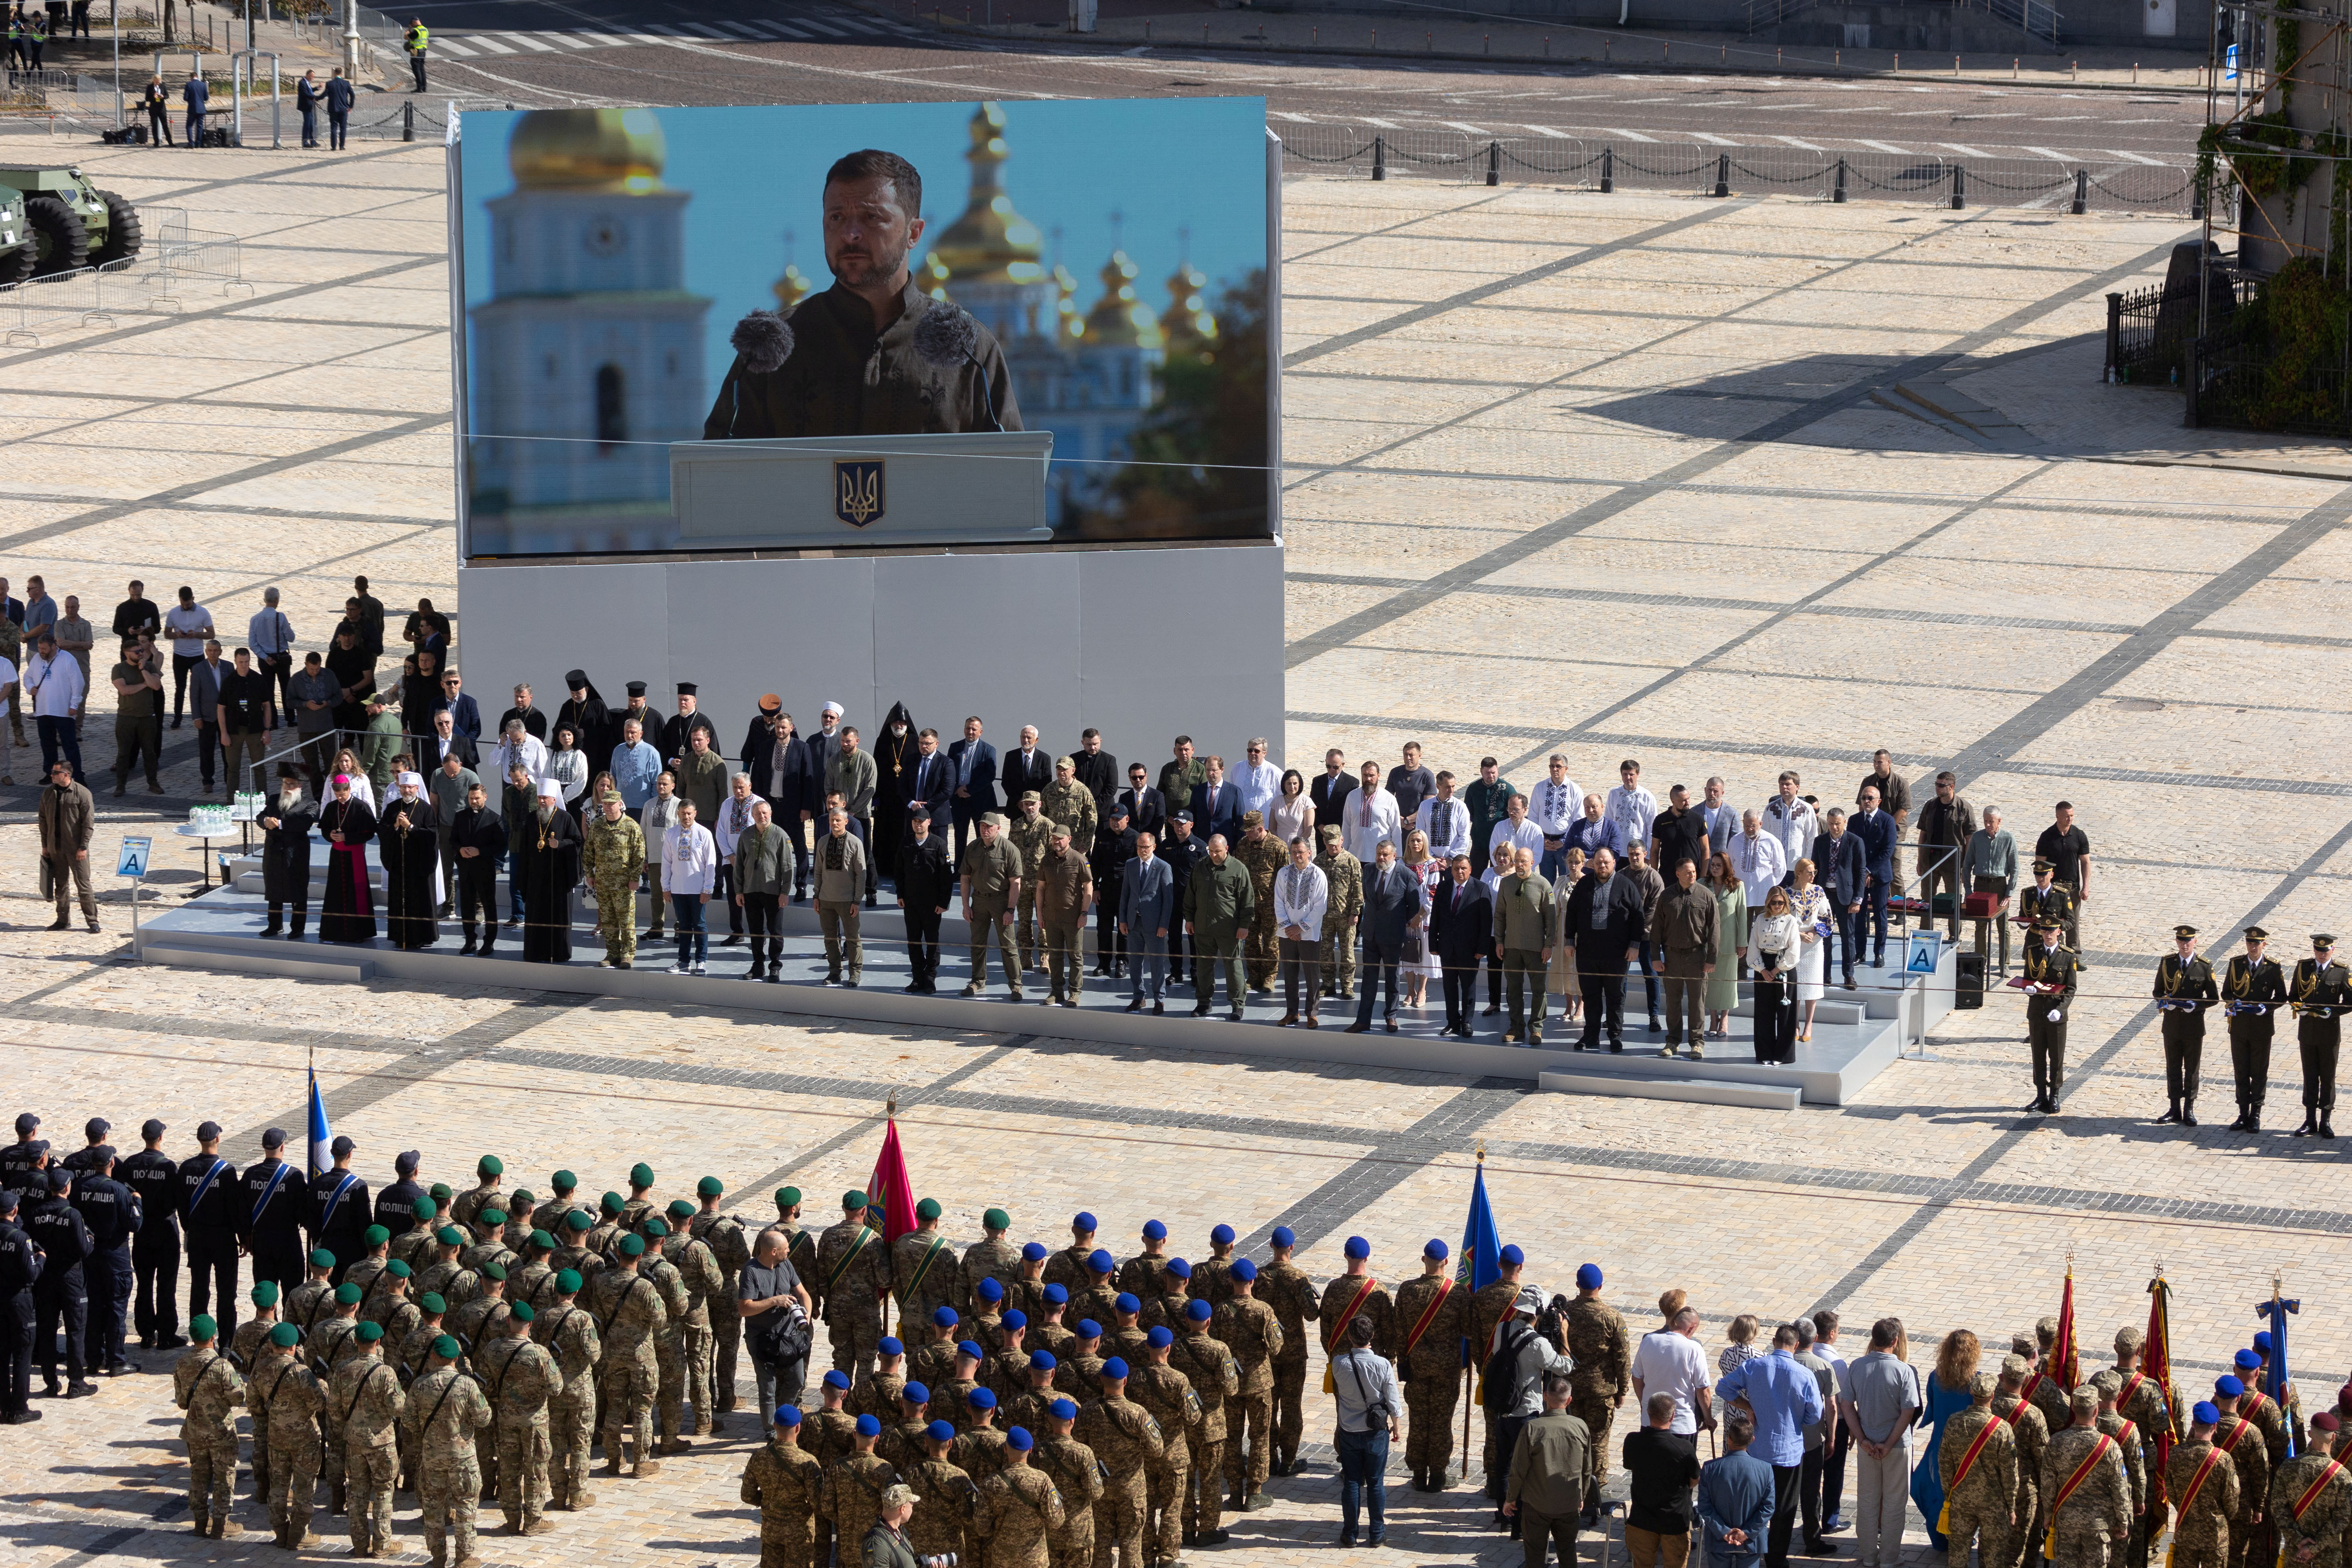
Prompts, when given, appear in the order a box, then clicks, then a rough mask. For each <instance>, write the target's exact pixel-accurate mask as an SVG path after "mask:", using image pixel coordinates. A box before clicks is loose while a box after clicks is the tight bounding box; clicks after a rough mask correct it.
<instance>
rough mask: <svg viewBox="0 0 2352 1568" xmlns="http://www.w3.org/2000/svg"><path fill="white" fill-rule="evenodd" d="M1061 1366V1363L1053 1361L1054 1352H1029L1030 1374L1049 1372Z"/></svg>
mask: <svg viewBox="0 0 2352 1568" xmlns="http://www.w3.org/2000/svg"><path fill="white" fill-rule="evenodd" d="M1061 1364H1062V1363H1059V1362H1057V1361H1055V1359H1054V1352H1052V1351H1031V1352H1029V1370H1030V1371H1032V1372H1051V1371H1053V1370H1054V1369H1055V1367H1057V1366H1059V1365H1061Z"/></svg>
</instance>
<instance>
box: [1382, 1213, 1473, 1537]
mask: <svg viewBox="0 0 2352 1568" xmlns="http://www.w3.org/2000/svg"><path fill="white" fill-rule="evenodd" d="M1469 1308H1470V1292H1469V1291H1468V1290H1467V1289H1464V1288H1462V1287H1461V1286H1459V1285H1457V1284H1455V1282H1454V1271H1453V1269H1452V1268H1449V1267H1447V1264H1446V1250H1445V1243H1444V1242H1443V1241H1440V1240H1438V1239H1437V1238H1436V1237H1430V1239H1429V1240H1428V1241H1427V1242H1426V1243H1424V1244H1423V1247H1422V1249H1421V1278H1420V1279H1408V1280H1407V1281H1405V1283H1404V1284H1403V1285H1402V1286H1401V1287H1399V1288H1398V1290H1397V1294H1396V1326H1397V1331H1396V1359H1397V1362H1398V1370H1399V1371H1400V1372H1402V1373H1403V1374H1404V1377H1403V1382H1404V1407H1405V1414H1406V1415H1408V1416H1409V1417H1411V1422H1412V1424H1411V1426H1408V1427H1407V1428H1406V1431H1405V1439H1404V1454H1405V1459H1406V1461H1407V1463H1409V1464H1410V1465H1411V1466H1412V1486H1413V1489H1414V1490H1415V1491H1423V1492H1442V1491H1444V1489H1445V1472H1446V1470H1447V1468H1449V1467H1450V1466H1451V1465H1452V1463H1453V1459H1454V1402H1455V1401H1456V1400H1457V1399H1459V1398H1460V1397H1461V1394H1462V1339H1463V1336H1464V1335H1465V1334H1466V1333H1468V1332H1469V1329H1470V1311H1469Z"/></svg>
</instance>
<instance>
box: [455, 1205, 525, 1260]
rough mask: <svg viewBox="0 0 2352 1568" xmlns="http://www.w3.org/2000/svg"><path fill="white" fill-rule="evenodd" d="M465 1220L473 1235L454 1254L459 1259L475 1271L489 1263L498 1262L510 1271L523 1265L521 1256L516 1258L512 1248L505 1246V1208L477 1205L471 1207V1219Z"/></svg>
mask: <svg viewBox="0 0 2352 1568" xmlns="http://www.w3.org/2000/svg"><path fill="white" fill-rule="evenodd" d="M468 1224H469V1226H470V1228H471V1229H472V1231H473V1233H474V1237H473V1239H472V1240H471V1241H470V1242H468V1243H467V1245H466V1247H465V1249H464V1250H463V1251H461V1252H459V1253H458V1254H457V1261H458V1262H459V1263H461V1264H463V1265H465V1267H467V1268H470V1269H472V1270H473V1271H474V1272H475V1273H477V1274H479V1273H480V1272H481V1271H482V1267H483V1265H485V1264H489V1263H495V1264H497V1265H498V1266H499V1268H503V1269H505V1270H506V1271H507V1272H508V1273H509V1274H512V1273H513V1272H514V1271H515V1270H516V1269H518V1268H521V1267H522V1259H520V1258H517V1257H516V1256H515V1255H514V1252H513V1250H512V1249H511V1248H509V1247H508V1246H507V1237H506V1226H507V1212H506V1210H504V1209H502V1208H499V1207H498V1206H497V1205H491V1206H490V1207H488V1208H483V1209H477V1210H475V1211H474V1217H473V1219H472V1220H471V1221H469V1222H468Z"/></svg>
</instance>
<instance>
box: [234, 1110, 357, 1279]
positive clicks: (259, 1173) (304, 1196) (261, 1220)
mask: <svg viewBox="0 0 2352 1568" xmlns="http://www.w3.org/2000/svg"><path fill="white" fill-rule="evenodd" d="M285 1147H286V1132H285V1130H284V1129H283V1128H278V1127H272V1128H270V1129H269V1130H268V1131H266V1132H264V1133H262V1135H261V1158H260V1159H258V1160H257V1161H255V1162H254V1163H252V1164H250V1165H247V1167H246V1168H245V1174H244V1175H242V1176H240V1177H238V1178H237V1184H236V1238H237V1241H238V1242H239V1244H241V1245H242V1246H243V1247H244V1248H245V1251H246V1255H247V1257H249V1258H252V1259H253V1278H254V1280H255V1282H256V1283H259V1282H260V1281H262V1280H264V1279H274V1280H276V1281H277V1282H278V1294H279V1295H280V1296H281V1297H282V1296H285V1295H288V1294H290V1293H291V1292H292V1291H293V1289H294V1287H295V1286H297V1285H299V1284H300V1283H302V1260H303V1258H304V1257H305V1256H307V1254H308V1253H309V1250H310V1249H309V1248H307V1247H304V1246H303V1245H302V1222H303V1221H304V1220H305V1219H308V1218H309V1217H310V1215H309V1213H308V1211H309V1209H310V1185H309V1184H308V1183H306V1182H304V1181H303V1179H302V1173H300V1172H299V1171H298V1170H296V1169H295V1168H294V1167H293V1166H292V1165H291V1164H289V1163H287V1161H286V1159H285V1158H284V1156H283V1154H282V1151H283V1150H284V1149H285ZM353 1256H354V1257H356V1256H357V1254H353Z"/></svg>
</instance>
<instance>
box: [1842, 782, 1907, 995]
mask: <svg viewBox="0 0 2352 1568" xmlns="http://www.w3.org/2000/svg"><path fill="white" fill-rule="evenodd" d="M1846 831H1848V832H1850V833H1852V834H1853V836H1854V837H1857V838H1859V839H1861V840H1862V861H1863V869H1864V872H1865V873H1866V874H1867V879H1866V881H1865V883H1864V888H1863V894H1862V901H1863V903H1864V906H1865V907H1864V910H1862V911H1861V913H1862V919H1861V921H1860V922H1859V924H1858V929H1857V930H1856V931H1855V932H1854V935H1855V938H1856V940H1857V941H1859V940H1860V939H1861V938H1863V937H1864V936H1867V935H1869V934H1870V923H1871V921H1872V920H1873V919H1875V920H1876V921H1877V924H1878V931H1877V936H1876V938H1875V940H1874V942H1873V945H1872V950H1871V955H1870V962H1871V963H1874V964H1880V965H1884V964H1885V963H1886V890H1887V889H1888V888H1889V887H1890V886H1892V885H1893V883H1894V881H1895V836H1896V834H1897V832H1898V831H1899V830H1898V829H1897V828H1896V827H1895V817H1894V815H1893V814H1892V813H1890V812H1885V811H1882V810H1880V809H1879V806H1878V787H1877V786H1876V785H1875V784H1864V785H1863V786H1862V809H1861V810H1860V811H1857V812H1855V813H1854V814H1853V821H1852V822H1851V823H1849V824H1847V826H1846Z"/></svg>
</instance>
